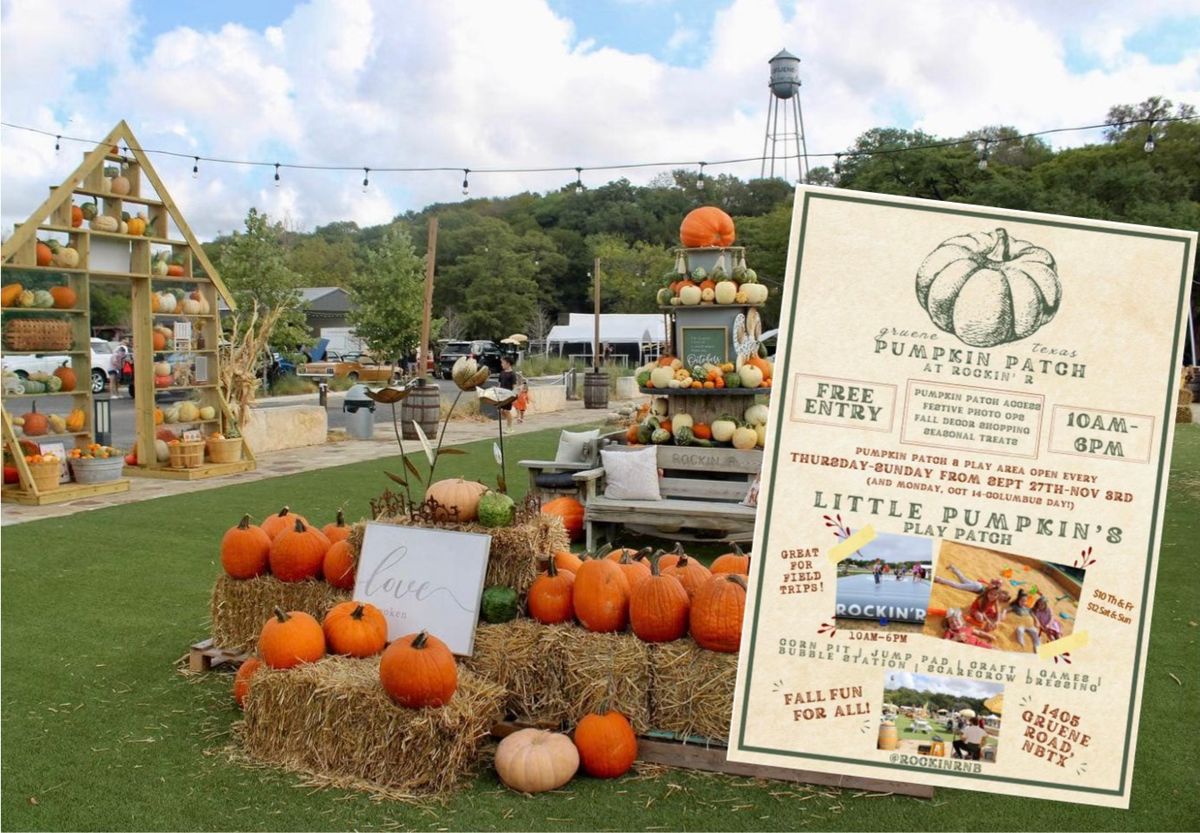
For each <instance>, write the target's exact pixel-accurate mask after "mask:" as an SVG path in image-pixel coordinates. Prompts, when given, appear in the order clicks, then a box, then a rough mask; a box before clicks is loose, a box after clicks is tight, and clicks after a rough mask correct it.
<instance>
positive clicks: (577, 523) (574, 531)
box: [542, 497, 583, 541]
mask: <svg viewBox="0 0 1200 833" xmlns="http://www.w3.org/2000/svg"><path fill="white" fill-rule="evenodd" d="M542 514H543V515H557V516H558V517H559V518H561V519H562V523H563V527H564V528H565V529H566V530H567V535H568V537H570V539H571V540H572V541H578V540H579V539H580V538H581V537H582V536H583V504H582V503H580V502H579V501H577V500H576V499H575V498H573V497H557V498H555V499H554V500H552V501H550V502H549V503H547V504H545V505H544V506H542Z"/></svg>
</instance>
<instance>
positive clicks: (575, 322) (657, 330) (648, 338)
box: [546, 312, 667, 344]
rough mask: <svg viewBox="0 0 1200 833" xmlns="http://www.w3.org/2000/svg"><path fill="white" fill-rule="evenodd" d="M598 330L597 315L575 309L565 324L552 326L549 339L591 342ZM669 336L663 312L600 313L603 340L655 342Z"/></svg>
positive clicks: (603, 341) (612, 341)
mask: <svg viewBox="0 0 1200 833" xmlns="http://www.w3.org/2000/svg"><path fill="white" fill-rule="evenodd" d="M595 334H596V322H595V316H593V315H589V314H587V313H579V312H573V313H571V315H570V317H569V318H568V319H567V323H566V324H558V325H556V326H554V327H552V328H551V329H550V334H549V335H548V336H547V337H546V341H547V342H548V343H550V344H565V343H570V342H587V343H591V341H592V339H593V338H594V337H595ZM666 340H667V329H666V325H665V322H664V321H663V316H661V315H657V314H654V313H650V314H642V315H618V314H615V313H614V314H601V315H600V343H601V344H656V343H658V342H660V341H666Z"/></svg>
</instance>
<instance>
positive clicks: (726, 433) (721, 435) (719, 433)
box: [709, 416, 737, 443]
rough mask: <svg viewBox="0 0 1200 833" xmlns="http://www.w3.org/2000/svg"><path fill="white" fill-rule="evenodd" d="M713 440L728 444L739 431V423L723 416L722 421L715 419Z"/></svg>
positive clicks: (712, 426) (711, 426)
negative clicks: (735, 432)
mask: <svg viewBox="0 0 1200 833" xmlns="http://www.w3.org/2000/svg"><path fill="white" fill-rule="evenodd" d="M709 428H711V429H712V436H713V439H714V440H716V441H717V442H719V443H727V442H729V441H730V440H732V439H733V432H734V431H736V430H737V423H736V422H734V421H733V417H727V416H723V417H721V418H720V419H714V420H713V421H712V425H710V426H709Z"/></svg>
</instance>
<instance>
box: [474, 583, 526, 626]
mask: <svg viewBox="0 0 1200 833" xmlns="http://www.w3.org/2000/svg"><path fill="white" fill-rule="evenodd" d="M479 613H480V616H482V618H483V621H485V622H489V623H491V624H493V625H499V624H500V623H502V622H511V621H512V620H513V619H516V618H517V591H516V590H513V589H512V588H511V587H503V586H501V585H494V586H492V587H489V588H487V589H486V590H484V591H483V598H482V599H481V600H480V602H479Z"/></svg>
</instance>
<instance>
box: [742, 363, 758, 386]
mask: <svg viewBox="0 0 1200 833" xmlns="http://www.w3.org/2000/svg"><path fill="white" fill-rule="evenodd" d="M738 378H740V379H741V380H742V387H744V388H757V387H761V386H762V383H763V373H762V371H761V370H759V369H758V368H757V367H755V366H754V365H752V364H744V365H742V367H741V369H740V370H738Z"/></svg>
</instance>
